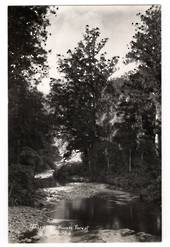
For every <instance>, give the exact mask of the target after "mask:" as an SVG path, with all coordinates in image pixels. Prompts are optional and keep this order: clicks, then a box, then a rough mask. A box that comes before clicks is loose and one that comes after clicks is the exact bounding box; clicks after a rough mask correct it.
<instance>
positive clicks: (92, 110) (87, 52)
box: [50, 26, 117, 159]
mask: <svg viewBox="0 0 170 247" xmlns="http://www.w3.org/2000/svg"><path fill="white" fill-rule="evenodd" d="M99 36H100V32H99V29H98V28H92V29H90V28H89V27H88V26H86V29H85V34H84V36H83V40H82V41H80V42H79V43H78V45H77V47H76V48H75V49H74V50H73V51H71V50H68V55H67V57H63V56H60V55H59V65H58V69H59V71H60V72H62V73H63V77H64V79H63V81H56V80H53V81H52V84H51V94H50V104H51V107H52V109H53V112H54V115H55V117H56V122H59V123H60V126H61V128H60V130H61V132H62V133H66V134H67V137H68V140H69V145H68V149H69V150H73V149H75V150H79V151H81V152H83V153H86V155H85V156H86V158H87V156H88V152H89V150H90V149H92V146H93V144H94V143H95V141H96V140H97V139H98V136H99V130H100V126H99V125H98V123H97V119H98V112H99V108H100V107H101V101H100V99H101V93H102V90H103V89H104V87H105V86H106V82H107V79H108V78H109V76H110V75H111V74H112V73H113V70H114V67H115V64H116V63H117V57H114V58H112V59H111V60H107V59H106V58H105V53H102V54H101V53H100V51H101V49H102V48H103V47H104V45H105V43H106V41H107V39H102V40H100V41H98V39H99ZM87 159H88V158H87Z"/></svg>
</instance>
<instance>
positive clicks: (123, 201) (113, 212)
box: [33, 183, 161, 243]
mask: <svg viewBox="0 0 170 247" xmlns="http://www.w3.org/2000/svg"><path fill="white" fill-rule="evenodd" d="M82 186H83V183H82ZM85 186H86V187H85V188H84V190H88V189H89V190H90V189H91V188H93V185H90V183H89V188H88V183H86V184H85ZM82 188H83V187H82ZM94 188H95V190H94V191H93V195H92V196H90V197H89V196H88V197H86V196H87V195H86V193H83V189H82V193H81V183H78V186H77V184H76V183H72V185H71V186H70V185H66V186H63V187H58V191H57V192H56V194H57V195H58V193H59V192H60V193H61V192H63V191H65V193H66V191H67V192H68V193H66V194H65V195H64V197H63V199H61V200H60V201H58V202H57V203H56V204H55V200H54V198H53V197H55V194H54V196H51V197H52V198H53V200H52V201H53V204H49V206H47V216H48V221H47V222H46V223H45V224H44V225H43V226H40V227H39V228H38V231H37V232H36V236H35V237H34V240H33V242H36V243H62V242H67V243H68V242H115V241H118V242H119V241H120V242H122V241H127V242H128V241H130V242H135V241H138V239H136V235H134V234H136V233H146V234H148V236H151V235H152V236H154V239H152V241H160V240H161V210H160V208H159V207H157V206H156V205H154V204H150V203H146V202H142V201H140V200H139V198H132V196H131V195H130V194H129V193H128V192H124V191H121V190H120V191H119V190H113V189H110V188H109V189H108V187H107V185H101V184H95V185H94ZM98 188H99V189H98ZM101 188H102V189H101ZM56 189H57V188H56ZM51 190H52V191H53V193H54V191H55V188H52V189H51ZM77 190H78V191H77ZM84 192H85V191H84ZM78 193H81V194H78ZM66 195H68V197H67V196H66ZM51 197H50V198H51ZM122 231H124V232H125V233H124V232H123V233H122ZM128 231H129V232H128ZM123 234H124V236H125V238H124V240H122V235H123ZM126 236H128V238H126Z"/></svg>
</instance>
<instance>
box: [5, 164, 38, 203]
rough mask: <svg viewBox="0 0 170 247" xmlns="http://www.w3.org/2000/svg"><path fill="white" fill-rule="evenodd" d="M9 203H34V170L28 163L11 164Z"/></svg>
mask: <svg viewBox="0 0 170 247" xmlns="http://www.w3.org/2000/svg"><path fill="white" fill-rule="evenodd" d="M8 184H9V205H12V206H13V205H32V204H33V195H34V170H33V169H31V168H30V167H29V166H27V165H23V164H20V163H19V164H11V165H10V166H9V181H8Z"/></svg>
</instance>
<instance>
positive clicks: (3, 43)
mask: <svg viewBox="0 0 170 247" xmlns="http://www.w3.org/2000/svg"><path fill="white" fill-rule="evenodd" d="M111 4H115V5H129V4H133V5H143V4H161V5H162V29H163V31H162V57H163V59H162V63H163V66H162V72H163V76H162V79H163V80H162V110H163V114H162V117H163V118H162V120H163V122H162V137H163V152H162V156H163V158H162V168H163V169H162V179H163V183H162V185H163V188H162V198H163V219H162V222H163V226H162V229H163V241H162V242H161V243H107V244H102V243H96V244H95V243H91V244H90V243H89V244H85V243H77V244H55V245H56V246H63V247H64V246H75V245H77V246H87V245H88V246H90V245H92V246H95V245H96V246H97V245H98V244H99V245H104V246H105V245H107V246H112V245H114V246H115V245H118V246H131V245H133V246H135V247H136V246H141V245H142V246H143V245H145V246H146V245H149V246H167V247H169V244H170V214H169V210H170V193H169V192H170V182H169V181H170V179H169V176H170V157H169V154H170V147H169V146H170V145H168V144H169V143H168V141H169V140H170V104H169V103H170V102H169V98H170V82H169V71H170V65H169V62H168V60H169V56H168V55H170V52H169V51H170V50H169V46H170V42H169V41H170V40H169V39H170V35H169V33H168V29H169V30H170V28H169V24H170V21H169V20H170V18H169V15H170V8H169V5H168V0H160V1H157V0H152V1H149V2H148V1H144V0H143V1H139V2H138V1H137V0H136V1H134V0H133V1H132V0H129V1H125V0H124V1H121V0H119V1H113V0H110V1H109V0H107V1H99V0H98V1H94V0H86V1H84V0H81V1H80V0H74V1H72V0H67V1H66V0H62V1H61V0H58V1H57V0H48V1H46V0H34V1H32V0H30V1H29V0H8V1H7V0H6V1H5V0H1V2H0V34H1V35H0V51H1V52H0V71H1V80H0V161H1V162H0V164H1V172H0V176H1V177H0V183H1V184H0V194H1V200H0V244H1V246H3V247H5V246H8V245H11V244H8V240H7V229H8V222H7V214H8V204H7V200H8V198H7V174H8V173H7V169H8V168H7V145H8V141H7V126H8V125H7V100H8V99H7V6H8V5H111ZM17 245H18V244H12V246H17ZM24 245H25V244H20V246H24ZM26 246H33V245H32V244H26ZM36 246H43V247H44V246H54V244H36Z"/></svg>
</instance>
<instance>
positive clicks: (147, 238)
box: [136, 232, 153, 242]
mask: <svg viewBox="0 0 170 247" xmlns="http://www.w3.org/2000/svg"><path fill="white" fill-rule="evenodd" d="M136 236H137V237H138V239H139V241H140V242H150V241H152V239H153V236H152V235H151V234H149V233H145V232H138V233H137V234H136Z"/></svg>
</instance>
